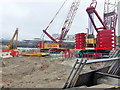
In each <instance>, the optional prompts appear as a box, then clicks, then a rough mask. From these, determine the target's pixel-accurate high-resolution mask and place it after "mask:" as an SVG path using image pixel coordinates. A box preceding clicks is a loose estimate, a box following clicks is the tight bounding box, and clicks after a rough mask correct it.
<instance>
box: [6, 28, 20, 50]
mask: <svg viewBox="0 0 120 90" xmlns="http://www.w3.org/2000/svg"><path fill="white" fill-rule="evenodd" d="M15 36H16V45H15V48H14V47H13V40H14V38H15ZM17 42H18V28H17V29H16V31H15V33H14V35H13V37H12V39H11V41H10V45H9V46H7V47H6V48H7V49H8V50H11V49H17Z"/></svg>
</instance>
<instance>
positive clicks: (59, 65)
mask: <svg viewBox="0 0 120 90" xmlns="http://www.w3.org/2000/svg"><path fill="white" fill-rule="evenodd" d="M74 63H75V61H69V60H67V61H64V60H63V59H53V58H45V57H23V56H20V57H12V58H8V59H3V68H2V82H3V86H4V87H9V88H62V87H63V85H64V83H65V81H66V79H67V77H68V75H69V73H70V71H71V69H72V66H73V65H74ZM92 65H93V64H92ZM90 66H91V65H87V66H85V68H84V69H83V71H82V72H88V71H90ZM94 66H96V64H94Z"/></svg>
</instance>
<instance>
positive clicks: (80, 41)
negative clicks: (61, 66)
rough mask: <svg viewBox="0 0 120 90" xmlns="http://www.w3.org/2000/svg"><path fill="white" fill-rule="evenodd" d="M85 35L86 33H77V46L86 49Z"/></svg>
mask: <svg viewBox="0 0 120 90" xmlns="http://www.w3.org/2000/svg"><path fill="white" fill-rule="evenodd" d="M85 35H86V33H78V34H75V48H76V49H84V48H85V44H86V43H85Z"/></svg>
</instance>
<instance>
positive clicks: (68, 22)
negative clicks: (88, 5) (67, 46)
mask: <svg viewBox="0 0 120 90" xmlns="http://www.w3.org/2000/svg"><path fill="white" fill-rule="evenodd" d="M79 4H80V0H73V2H72V5H71V7H70V10H69V12H68V15H67V18H66V19H65V22H64V24H63V27H62V30H61V34H60V37H59V41H57V40H56V39H54V38H53V37H52V36H51V35H50V34H48V33H47V31H46V30H43V32H44V33H45V34H46V35H47V36H48V37H49V38H50V39H51V40H52V41H53V42H54V43H59V45H61V43H62V42H63V40H64V39H65V36H66V35H67V33H68V31H69V30H70V28H71V25H72V22H73V20H74V17H75V15H76V12H77V10H78V7H79Z"/></svg>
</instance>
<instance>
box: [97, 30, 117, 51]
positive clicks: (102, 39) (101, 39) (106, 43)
mask: <svg viewBox="0 0 120 90" xmlns="http://www.w3.org/2000/svg"><path fill="white" fill-rule="evenodd" d="M97 39H98V40H97V41H98V42H97V45H98V48H103V49H105V50H112V49H114V50H115V48H116V36H115V30H101V31H98V34H97Z"/></svg>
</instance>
